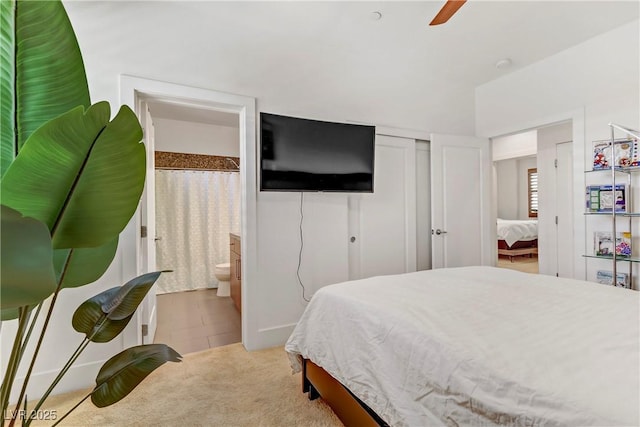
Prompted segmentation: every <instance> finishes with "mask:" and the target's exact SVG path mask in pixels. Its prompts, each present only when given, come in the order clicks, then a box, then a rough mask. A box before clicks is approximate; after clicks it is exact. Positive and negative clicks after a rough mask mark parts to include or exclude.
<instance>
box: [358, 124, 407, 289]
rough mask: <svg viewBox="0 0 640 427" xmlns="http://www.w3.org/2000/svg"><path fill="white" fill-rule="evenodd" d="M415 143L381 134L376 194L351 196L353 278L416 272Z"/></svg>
mask: <svg viewBox="0 0 640 427" xmlns="http://www.w3.org/2000/svg"><path fill="white" fill-rule="evenodd" d="M415 155H416V144H415V140H414V139H408V138H399V137H392V136H386V135H376V152H375V166H374V168H375V170H374V184H373V185H374V189H373V191H374V192H373V193H372V194H356V195H350V196H349V212H350V221H349V230H350V237H349V239H350V240H349V241H350V243H349V244H350V248H349V249H350V250H349V264H350V266H349V278H350V279H358V278H364V277H371V276H379V275H386V274H398V273H406V272H410V271H415V270H416V157H415Z"/></svg>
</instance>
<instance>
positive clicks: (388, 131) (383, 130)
mask: <svg viewBox="0 0 640 427" xmlns="http://www.w3.org/2000/svg"><path fill="white" fill-rule="evenodd" d="M376 135H384V136H397V137H399V138H408V139H419V140H422V141H429V138H430V137H431V133H430V132H427V131H423V130H415V129H402V128H394V127H389V126H376Z"/></svg>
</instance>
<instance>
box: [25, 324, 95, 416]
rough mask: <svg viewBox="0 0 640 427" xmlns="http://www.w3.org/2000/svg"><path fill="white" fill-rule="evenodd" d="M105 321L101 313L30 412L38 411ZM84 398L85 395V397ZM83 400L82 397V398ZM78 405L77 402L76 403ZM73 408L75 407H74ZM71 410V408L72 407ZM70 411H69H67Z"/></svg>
mask: <svg viewBox="0 0 640 427" xmlns="http://www.w3.org/2000/svg"><path fill="white" fill-rule="evenodd" d="M106 321H107V316H106V315H103V316H102V318H101V319H100V321H99V322H100V323H99V324H98V327H97V328H95V330H94V332H93V333H92V334H91V335H90V336H89V337H85V338H84V339H83V340H82V342H81V343H80V345H79V346H78V348H76V351H74V352H73V354H72V355H71V357H70V358H69V360H68V361H67V363H65V365H64V366H63V367H62V370H61V371H60V372H59V373H58V375H57V376H56V378H55V379H54V380H53V382H52V383H51V385H50V386H49V388H48V389H47V391H46V392H45V393H44V395H42V397H41V398H40V400H39V401H38V403H37V404H36V406H35V408H33V410H32V412H33V413H36V412H37V411H38V409H40V407H41V406H42V405H43V404H44V401H45V400H46V399H47V397H49V394H51V392H52V391H53V389H54V388H55V386H56V385H57V384H58V383H59V382H60V380H61V379H62V377H63V376H64V374H66V373H67V371H68V370H69V369H71V365H73V363H74V362H75V361H76V360H77V359H78V357H80V354H81V353H82V352H83V351H84V349H85V348H87V346H88V345H89V343H90V342H91V340H92V339H93V337H94V336H95V335H96V334H97V333H98V331H99V330H100V328H101V327H102V325H103V324H104V323H105V322H106ZM85 399H86V397H85ZM83 400H84V399H83ZM80 403H82V402H80ZM78 405H79V404H78ZM74 409H75V407H74ZM72 410H73V409H72ZM69 412H71V411H69ZM65 416H66V415H65ZM30 424H31V419H29V420H28V421H27V422H26V424H25V426H29V425H30Z"/></svg>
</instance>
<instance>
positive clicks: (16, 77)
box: [0, 0, 90, 174]
mask: <svg viewBox="0 0 640 427" xmlns="http://www.w3.org/2000/svg"><path fill="white" fill-rule="evenodd" d="M0 7H1V12H2V19H1V21H0V24H1V25H0V36H1V37H0V52H1V55H2V61H1V63H0V66H1V69H0V75H1V76H2V78H1V79H0V94H1V97H2V102H1V105H2V138H1V140H0V142H1V145H2V150H1V152H0V154H1V156H2V159H1V164H0V166H1V169H0V171H1V173H2V174H4V172H5V171H6V168H7V166H8V165H9V163H10V162H11V160H12V159H13V155H15V153H16V152H17V151H19V149H20V148H21V147H22V145H23V144H24V143H25V141H26V140H27V139H28V138H29V136H30V135H31V134H32V133H33V132H34V131H35V130H36V129H37V128H38V127H40V126H41V125H42V124H44V123H45V122H47V121H48V120H50V119H52V118H54V117H57V116H59V115H61V114H63V113H65V112H67V111H69V110H70V109H72V108H74V107H77V106H78V105H83V106H85V107H88V106H89V105H90V100H89V89H88V86H87V78H86V76H85V72H84V64H83V62H82V55H81V54H80V48H79V47H78V42H77V40H76V37H75V34H74V32H73V28H72V26H71V23H70V22H69V18H68V16H67V13H66V11H65V10H64V6H63V5H62V3H61V2H60V1H57V0H52V1H17V2H16V1H13V0H2V1H1V2H0ZM12 153H13V154H12Z"/></svg>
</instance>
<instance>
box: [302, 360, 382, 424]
mask: <svg viewBox="0 0 640 427" xmlns="http://www.w3.org/2000/svg"><path fill="white" fill-rule="evenodd" d="M302 392H303V393H309V395H308V396H309V400H314V399H317V398H318V397H322V399H323V400H324V401H325V402H327V404H328V405H329V406H330V407H331V409H333V412H335V414H336V415H337V416H338V418H340V421H342V422H343V424H344V425H345V426H347V427H350V426H357V427H369V426H371V427H376V426H377V427H388V426H389V424H387V423H386V422H384V421H383V420H382V418H380V416H378V414H376V413H375V412H374V411H373V410H372V409H371V408H369V407H368V406H367V405H366V404H365V403H364V402H362V401H361V400H360V399H358V398H357V397H356V396H355V395H354V394H353V393H351V392H350V391H349V389H347V388H346V387H345V386H343V385H342V384H341V383H340V382H339V381H338V380H336V379H335V378H333V377H332V376H331V375H329V374H328V373H327V371H325V370H324V369H322V368H321V367H320V366H318V365H316V364H315V363H313V362H312V361H311V360H309V359H302Z"/></svg>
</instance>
